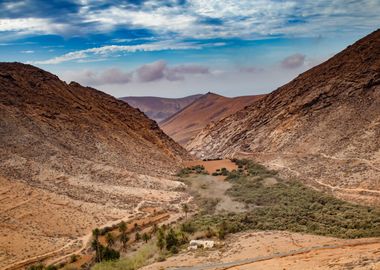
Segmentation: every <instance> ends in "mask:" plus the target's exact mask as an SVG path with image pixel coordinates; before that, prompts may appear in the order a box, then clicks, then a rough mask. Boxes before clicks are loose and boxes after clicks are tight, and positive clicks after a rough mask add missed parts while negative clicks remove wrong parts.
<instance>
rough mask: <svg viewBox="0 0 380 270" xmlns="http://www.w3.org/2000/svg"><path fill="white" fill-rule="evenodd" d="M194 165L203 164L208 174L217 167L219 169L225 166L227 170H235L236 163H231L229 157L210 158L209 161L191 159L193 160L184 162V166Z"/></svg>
mask: <svg viewBox="0 0 380 270" xmlns="http://www.w3.org/2000/svg"><path fill="white" fill-rule="evenodd" d="M196 165H202V166H204V167H205V169H206V171H208V172H209V173H210V174H212V173H213V172H216V170H217V169H221V168H226V169H227V170H229V171H232V170H237V166H236V164H235V163H233V162H232V161H231V160H229V159H222V160H210V161H203V160H193V161H187V162H185V166H187V167H191V166H196Z"/></svg>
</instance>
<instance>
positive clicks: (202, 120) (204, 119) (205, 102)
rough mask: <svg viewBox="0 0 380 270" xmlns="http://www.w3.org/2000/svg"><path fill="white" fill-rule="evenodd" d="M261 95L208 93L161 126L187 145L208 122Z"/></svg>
mask: <svg viewBox="0 0 380 270" xmlns="http://www.w3.org/2000/svg"><path fill="white" fill-rule="evenodd" d="M261 97H262V96H242V97H235V98H228V97H224V96H221V95H217V94H214V93H207V94H205V95H203V96H202V97H200V98H198V99H196V100H195V101H194V102H193V103H191V104H190V105H189V106H187V107H185V108H184V109H182V110H181V111H179V112H177V113H176V114H174V115H172V116H171V117H169V118H168V119H166V120H165V121H163V122H161V123H160V127H161V128H162V130H163V131H165V132H166V134H168V135H169V136H170V137H172V138H173V139H174V140H175V141H177V142H178V143H180V144H181V145H184V146H185V145H186V144H187V143H188V141H189V140H190V139H191V138H192V137H194V136H195V135H197V134H198V132H200V131H201V130H202V129H203V128H204V127H205V126H207V124H209V123H211V122H214V121H218V120H220V119H222V118H224V117H226V116H228V115H230V114H232V113H234V112H236V111H238V110H241V109H242V108H244V107H245V106H248V105H251V104H252V103H253V102H255V101H256V100H258V99H260V98H261Z"/></svg>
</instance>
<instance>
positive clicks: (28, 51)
mask: <svg viewBox="0 0 380 270" xmlns="http://www.w3.org/2000/svg"><path fill="white" fill-rule="evenodd" d="M21 53H27V54H31V53H34V51H33V50H25V51H21Z"/></svg>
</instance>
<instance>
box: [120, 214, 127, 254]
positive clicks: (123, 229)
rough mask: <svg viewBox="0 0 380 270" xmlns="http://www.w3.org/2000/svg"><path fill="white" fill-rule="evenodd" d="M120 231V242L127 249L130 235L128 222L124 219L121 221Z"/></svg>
mask: <svg viewBox="0 0 380 270" xmlns="http://www.w3.org/2000/svg"><path fill="white" fill-rule="evenodd" d="M119 231H120V242H121V244H122V248H123V250H124V251H125V250H126V249H127V244H128V241H129V237H128V235H127V224H126V223H125V222H124V221H122V222H120V224H119Z"/></svg>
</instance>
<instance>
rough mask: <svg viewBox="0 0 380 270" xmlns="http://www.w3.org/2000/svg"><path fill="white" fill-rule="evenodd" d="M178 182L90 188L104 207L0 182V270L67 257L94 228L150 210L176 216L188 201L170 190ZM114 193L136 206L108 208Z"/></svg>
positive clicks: (7, 182)
mask: <svg viewBox="0 0 380 270" xmlns="http://www.w3.org/2000/svg"><path fill="white" fill-rule="evenodd" d="M143 180H144V179H143ZM149 180H150V179H149ZM169 182H172V183H173V185H172V187H170V183H169ZM177 183H178V182H173V181H168V183H166V182H164V183H162V184H161V185H165V187H164V188H163V189H153V188H151V189H150V188H149V187H147V186H145V188H136V187H130V188H127V187H126V186H122V187H118V186H115V185H109V186H108V187H107V188H105V189H103V190H101V188H102V187H104V185H103V184H99V185H94V186H93V189H95V188H98V189H99V190H101V192H102V193H99V194H101V195H102V196H103V195H104V196H103V199H104V198H107V197H108V198H109V203H105V204H103V203H96V202H95V201H96V198H93V199H94V200H89V201H94V202H88V201H83V200H76V199H74V198H71V197H68V196H65V195H57V194H55V193H53V192H50V191H47V190H44V189H40V188H37V187H32V186H30V185H27V184H25V183H23V182H19V181H14V180H12V181H11V180H9V179H5V178H3V177H0V202H1V203H0V223H1V227H0V269H8V268H9V267H10V268H9V269H18V267H15V266H17V265H20V263H24V262H29V261H30V262H33V263H35V262H38V261H39V260H40V259H41V258H43V259H49V260H51V259H54V258H57V257H62V256H65V254H70V253H72V252H74V251H77V250H78V249H80V248H81V247H82V246H83V244H84V242H85V239H84V237H85V236H87V235H88V234H89V233H91V231H92V230H93V229H94V228H96V227H101V226H103V225H106V224H110V223H112V222H115V221H118V220H120V219H124V220H130V219H133V218H136V217H139V216H140V217H141V216H144V215H148V214H149V209H151V208H152V207H157V206H160V205H161V206H163V207H164V208H166V206H168V207H167V209H168V210H170V211H176V209H175V206H176V205H177V208H178V211H180V210H179V209H180V203H181V202H183V201H185V200H186V199H187V198H188V197H189V196H188V195H186V194H185V193H181V192H177V191H174V190H173V189H175V188H176V187H177V186H178V184H177ZM77 184H78V185H79V184H80V183H79V182H78V183H77ZM85 186H86V183H85V182H84V183H82V187H85ZM165 189H166V190H165ZM170 189H172V190H170ZM115 194H116V195H118V196H125V197H129V198H130V197H133V198H134V200H137V201H138V202H139V203H138V204H137V203H136V204H135V203H133V204H124V205H120V204H113V203H112V201H111V200H110V199H111V198H112V196H115ZM140 208H147V209H148V211H147V212H144V211H141V210H140ZM86 239H87V238H86Z"/></svg>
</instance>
